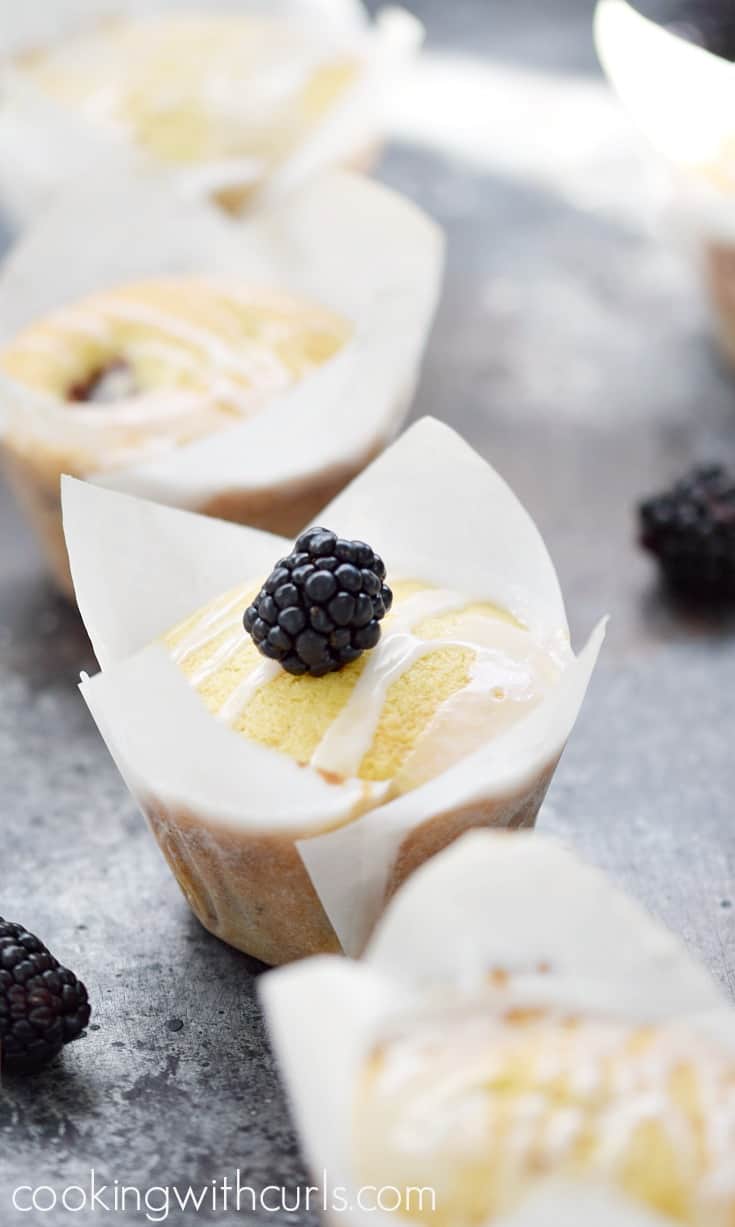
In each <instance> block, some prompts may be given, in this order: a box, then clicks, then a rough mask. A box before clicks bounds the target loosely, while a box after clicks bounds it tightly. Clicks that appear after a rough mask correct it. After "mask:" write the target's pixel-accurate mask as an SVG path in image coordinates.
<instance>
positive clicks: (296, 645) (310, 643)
mask: <svg viewBox="0 0 735 1227" xmlns="http://www.w3.org/2000/svg"><path fill="white" fill-rule="evenodd" d="M384 580H385V564H384V563H383V560H382V558H381V557H380V556H379V555H378V554H376V553H375V551H374V550H372V549H371V548H370V546H369V545H365V543H364V541H347V540H345V539H344V538H343V537H338V536H337V534H336V533H333V532H330V531H329V530H328V529H326V528H310V529H308V530H307V531H306V532H305V533H302V534H301V536H300V537H299V538H298V540H297V542H296V544H295V546H294V548H293V551H292V552H291V553H290V554H289V555H288V557H287V558H282V559H281V560H280V562H277V563H276V565H275V567H274V569H273V571H272V572H271V574H270V575H269V576H268V578H267V580H266V581H265V583H264V585H263V587H262V588H261V590H260V592H259V593H258V595H257V597H256V598H255V600H254V601H253V603H252V605H249V606H248V608H247V609H246V610H245V616H244V619H243V622H244V625H245V630H246V631H247V632H248V634H249V635H250V636H251V637H252V639H253V642H254V643H255V645H256V647H257V648H258V651H259V652H261V653H262V655H263V656H267V657H268V658H269V659H271V660H277V661H279V663H280V664H281V665H282V666H283V668H284V669H286V670H287V672H288V673H293V674H296V675H299V674H303V673H309V674H311V676H312V677H323V676H324V675H325V674H326V673H333V672H335V670H337V669H341V668H342V666H343V665H346V664H349V662H350V661H352V660H357V658H358V656H361V655H362V653H363V652H364V651H366V650H368V649H370V648H374V647H375V645H376V643H377V642H378V640H379V639H380V621H381V619H382V618H383V617H385V614H386V613H387V612H388V610H389V609H390V607H391V604H392V603H393V593H392V592H391V590H390V588H389V587H388V586H387V584H385V583H384Z"/></svg>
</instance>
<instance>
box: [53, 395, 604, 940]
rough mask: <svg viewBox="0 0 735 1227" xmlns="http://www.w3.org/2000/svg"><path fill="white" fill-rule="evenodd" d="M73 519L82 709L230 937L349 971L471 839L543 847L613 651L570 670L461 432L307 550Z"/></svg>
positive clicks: (73, 491) (503, 503)
mask: <svg viewBox="0 0 735 1227" xmlns="http://www.w3.org/2000/svg"><path fill="white" fill-rule="evenodd" d="M458 492H461V493H458ZM64 502H65V527H66V536H67V543H68V546H69V552H70V558H71V563H72V573H73V575H74V582H75V589H76V596H77V600H78V603H79V607H80V610H81V612H82V616H83V617H84V619H85V623H86V625H87V629H88V631H89V633H90V636H91V639H92V642H93V645H94V647H95V651H96V652H97V656H98V659H99V660H100V663H101V665H102V673H100V674H98V675H97V676H96V677H95V678H92V679H91V680H89V681H85V682H84V684H83V686H82V692H83V694H84V697H85V699H86V701H87V703H88V704H89V706H90V709H91V710H92V712H93V715H94V716H95V719H96V720H97V723H98V725H99V727H100V729H101V731H102V733H103V736H104V737H105V739H106V741H107V744H108V746H109V748H110V750H111V752H112V754H113V757H114V758H115V760H116V762H117V763H118V765H119V766H120V769H121V771H122V773H123V775H124V777H125V779H126V781H127V782H128V784H129V786H130V787H131V788H132V790H133V792H134V794H135V796H136V797H137V799H138V801H139V803H140V805H141V807H142V808H143V810H144V812H145V814H146V816H147V817H148V819H149V822H150V824H151V826H152V829H153V831H154V834H155V835H156V838H157V839H158V842H159V844H160V846H161V848H162V849H163V851H164V854H165V855H166V857H167V859H168V861H169V863H170V865H171V867H172V869H173V871H174V873H175V875H176V877H177V879H178V881H179V883H180V885H181V886H182V889H183V890H184V893H185V895H186V897H187V899H188V900H189V902H190V904H191V906H192V908H193V909H194V911H195V912H196V914H197V915H198V916H199V918H200V919H201V920H202V922H203V923H204V924H205V925H206V927H207V928H209V929H210V930H211V931H212V932H214V933H216V934H218V935H219V936H220V937H222V938H224V940H226V941H228V942H230V943H232V944H233V945H235V946H237V947H239V948H240V949H243V950H246V951H247V952H248V953H250V954H253V955H255V956H257V957H258V958H260V959H262V960H263V961H265V962H269V963H279V962H285V961H287V960H290V959H294V958H299V957H303V956H304V955H307V954H310V953H316V952H319V951H325V950H338V949H340V948H342V949H344V950H346V951H348V952H350V953H354V952H356V951H358V950H359V949H361V948H362V946H363V945H364V943H365V941H366V939H367V937H368V935H369V933H370V931H371V928H372V926H373V925H374V923H375V920H376V918H377V916H378V915H379V914H380V912H381V911H382V908H383V907H384V904H385V901H386V900H387V899H388V898H390V896H391V895H392V894H393V893H394V891H395V890H396V889H397V887H398V886H399V885H400V883H401V882H402V881H403V880H404V879H405V878H406V877H407V876H408V875H409V874H410V873H411V872H412V871H413V869H415V868H416V866H417V865H419V864H421V863H422V862H423V861H424V860H425V859H426V858H427V857H429V856H431V855H432V854H433V853H434V852H436V851H437V850H438V849H440V848H441V847H443V846H444V845H446V844H447V843H449V842H450V841H451V840H453V839H454V838H455V837H456V836H457V835H458V834H460V833H461V832H462V831H464V830H466V829H467V828H468V827H471V826H477V825H489V826H502V827H510V828H514V827H521V826H531V825H533V823H534V820H535V817H536V814H537V811H538V809H539V806H540V804H541V801H542V799H543V796H544V793H545V791H546V788H547V786H548V783H549V780H550V778H551V775H552V773H553V770H554V767H555V765H556V762H557V760H558V758H559V756H560V754H561V752H562V749H563V746H564V743H565V741H566V738H567V736H568V734H569V732H570V730H571V727H572V725H573V723H574V719H575V718H576V715H577V712H578V710H579V707H580V705H581V702H582V699H583V696H584V692H585V689H586V686H587V682H588V679H589V676H590V673H591V670H592V668H593V665H594V661H595V658H596V655H597V652H598V650H599V646H600V641H601V636H602V630H601V628H598V631H597V632H596V633H595V635H594V636H593V637H592V639H591V641H590V643H589V644H588V646H587V648H585V650H584V651H583V653H582V654H581V655H580V656H579V657H575V656H574V653H573V652H572V649H571V647H570V644H569V636H568V631H567V628H566V621H565V617H564V611H563V604H562V601H561V595H560V593H559V590H558V584H557V581H556V577H555V575H554V572H553V568H552V566H551V563H550V561H549V558H548V555H547V554H546V551H545V549H544V547H543V543H542V542H541V539H540V537H539V535H538V532H537V530H536V529H535V527H534V525H533V524H532V523H531V521H530V520H529V518H528V517H527V515H526V513H525V512H524V511H523V509H522V508H521V507H520V505H519V504H518V503H517V501H516V500H515V498H514V497H513V495H512V494H511V493H510V491H509V490H508V489H507V487H506V486H505V485H504V484H503V483H502V482H501V481H500V479H499V478H498V477H497V476H496V475H495V474H494V473H493V472H492V470H491V469H490V468H489V467H488V466H487V465H485V463H484V462H483V461H482V460H481V459H480V458H479V457H478V456H477V455H476V454H475V453H473V452H472V451H471V449H469V448H468V447H467V446H466V445H465V444H464V443H462V441H461V440H460V439H459V438H458V436H456V435H455V434H454V433H453V432H452V431H450V430H449V429H448V428H447V427H443V426H440V425H439V424H438V423H436V422H432V421H431V420H428V419H427V420H424V421H423V422H421V423H419V424H418V425H417V426H414V427H413V428H412V429H411V430H409V431H408V432H407V434H406V435H405V436H404V437H403V438H402V439H401V440H400V441H399V442H398V443H397V444H394V445H393V446H392V447H391V448H389V449H388V451H387V452H385V453H384V454H383V456H382V457H381V458H379V459H378V460H377V461H375V462H374V463H373V464H372V465H371V466H370V467H369V468H368V469H367V470H366V471H365V473H364V474H363V475H362V476H361V477H360V478H358V479H357V480H356V481H355V482H353V484H352V485H351V486H350V487H349V488H348V489H347V490H346V491H345V492H344V494H343V495H342V496H340V497H338V498H337V500H336V501H335V502H333V503H332V504H331V505H330V506H329V507H328V508H327V509H326V510H325V511H324V512H323V513H321V515H320V521H321V523H322V524H323V525H326V526H327V527H326V528H322V527H319V526H317V527H315V528H312V529H311V530H309V531H307V532H306V533H305V534H302V535H301V536H300V537H299V538H298V540H297V541H296V543H295V545H294V544H293V543H292V542H287V541H283V540H281V539H274V538H271V537H267V536H264V535H263V534H259V533H254V532H252V531H250V532H246V530H242V529H240V530H235V529H233V528H231V527H227V526H222V525H218V524H216V523H215V522H214V521H200V520H199V519H197V518H195V517H191V516H181V515H180V514H179V515H177V513H175V512H173V511H171V510H167V509H163V508H153V507H146V505H144V504H140V503H131V502H130V500H127V499H122V498H120V497H119V496H118V497H115V496H113V495H111V494H105V493H104V492H102V491H100V490H97V489H95V488H94V487H88V486H84V485H80V484H78V483H71V482H70V483H65V495H64ZM437 505H441V506H442V507H443V508H444V516H443V520H442V522H441V523H440V524H437V523H436V517H435V509H436V506H437ZM469 507H471V508H472V514H473V515H476V516H480V517H481V518H482V522H483V524H485V525H486V529H485V540H484V543H483V550H482V553H481V554H480V555H475V553H474V550H473V548H472V545H471V544H470V543H468V540H467V534H466V532H465V531H464V526H465V524H466V515H467V509H468V508H469ZM92 523H94V525H95V530H94V532H92V531H91V530H90V525H91V524H92ZM101 524H104V526H105V527H104V533H101V532H100V527H99V526H100V525H101ZM210 538H211V539H210ZM103 540H104V542H105V545H104V549H102V548H101V545H100V543H101V542H102V541H103ZM366 542H367V544H366ZM148 551H152V552H151V553H150V554H149V552H148ZM154 557H155V558H156V559H157V560H160V559H166V560H170V561H167V562H164V563H163V564H162V563H161V562H160V561H157V562H156V564H155V565H156V567H157V569H158V573H157V577H156V583H155V586H154V589H153V592H152V594H150V595H149V604H150V609H149V610H148V611H147V612H144V613H141V612H140V611H139V610H133V609H130V610H129V611H127V612H126V607H127V606H128V605H129V603H130V597H129V595H127V594H129V593H131V592H132V590H133V589H134V588H135V587H136V586H137V582H138V581H137V580H133V579H132V578H131V572H130V568H132V570H133V572H134V573H135V575H136V576H138V575H141V574H146V573H147V572H148V570H149V568H150V565H151V563H152V561H153V558H154ZM238 574H239V576H240V577H242V576H243V574H246V575H249V576H250V578H249V579H245V581H244V582H243V581H242V579H241V580H240V582H239V583H233V579H234V578H235V577H236V576H237V575H238ZM215 593H218V594H219V595H214V594H215ZM205 594H206V598H205V599H204V600H202V597H203V596H204V595H205ZM128 617H129V619H130V622H129V625H128ZM151 641H154V642H151ZM143 676H145V678H146V681H145V686H144V690H143V691H141V689H140V684H141V678H142V677H143ZM136 679H137V680H136ZM174 747H176V750H175V752H174ZM187 747H189V749H188V750H187Z"/></svg>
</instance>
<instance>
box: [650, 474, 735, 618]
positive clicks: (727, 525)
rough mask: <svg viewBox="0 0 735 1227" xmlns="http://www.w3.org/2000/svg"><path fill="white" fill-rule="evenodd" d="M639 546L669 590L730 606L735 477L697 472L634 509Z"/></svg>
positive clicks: (733, 596)
mask: <svg viewBox="0 0 735 1227" xmlns="http://www.w3.org/2000/svg"><path fill="white" fill-rule="evenodd" d="M639 517H640V528H641V535H640V541H641V545H643V546H644V548H645V549H647V550H650V551H651V553H652V554H654V555H655V556H656V558H657V559H658V561H659V564H660V566H661V569H662V571H663V574H664V576H665V578H666V580H667V582H668V583H669V585H670V586H671V588H672V589H673V590H674V591H676V592H677V593H679V594H681V595H682V596H685V597H689V598H692V599H698V600H703V601H707V600H709V601H720V602H721V601H730V600H735V476H733V474H731V473H728V472H727V470H726V469H724V468H723V467H722V466H721V465H710V466H709V467H707V468H696V469H693V470H692V472H691V473H689V474H687V475H686V476H685V477H683V478H682V479H681V480H680V481H678V482H677V483H676V485H675V486H673V487H672V489H671V490H669V491H667V492H665V493H663V494H659V495H656V496H655V497H653V498H650V499H646V501H645V502H643V503H641V505H640V507H639Z"/></svg>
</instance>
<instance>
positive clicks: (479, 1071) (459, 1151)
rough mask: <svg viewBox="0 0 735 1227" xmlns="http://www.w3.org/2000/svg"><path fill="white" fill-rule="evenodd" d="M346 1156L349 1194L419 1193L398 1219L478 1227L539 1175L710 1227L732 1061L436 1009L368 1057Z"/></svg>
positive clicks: (540, 1019) (725, 1210) (647, 1037)
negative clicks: (589, 1185) (588, 1185)
mask: <svg viewBox="0 0 735 1227" xmlns="http://www.w3.org/2000/svg"><path fill="white" fill-rule="evenodd" d="M429 1105H430V1106H429ZM427 1115H429V1117H430V1121H428V1122H427ZM354 1145H355V1151H356V1153H357V1155H358V1156H359V1159H358V1168H357V1175H358V1179H359V1181H360V1183H361V1184H363V1185H365V1186H373V1187H375V1188H384V1187H386V1186H390V1187H392V1188H397V1189H410V1188H424V1189H426V1188H429V1187H431V1188H433V1190H434V1194H435V1200H434V1205H433V1207H432V1206H431V1205H430V1204H426V1205H424V1206H419V1207H411V1206H410V1205H407V1206H406V1208H405V1210H404V1216H405V1218H407V1219H408V1220H409V1221H417V1222H426V1223H435V1224H437V1227H440V1225H441V1227H475V1225H477V1224H483V1225H486V1224H489V1223H491V1222H493V1221H494V1220H497V1219H498V1218H499V1217H500V1216H502V1215H503V1214H505V1213H507V1212H508V1211H511V1210H513V1209H514V1208H515V1207H516V1206H517V1205H518V1204H519V1203H520V1202H521V1201H522V1199H523V1197H524V1195H525V1194H527V1192H528V1191H529V1190H530V1188H531V1187H532V1186H533V1185H534V1184H535V1183H536V1182H540V1181H542V1180H544V1179H551V1178H552V1177H553V1178H555V1179H558V1180H566V1181H575V1180H576V1181H586V1180H590V1181H591V1180H595V1179H597V1180H600V1181H604V1182H605V1183H611V1184H612V1185H613V1186H614V1187H616V1188H617V1189H618V1190H619V1191H620V1192H621V1193H623V1194H625V1195H626V1196H628V1197H629V1198H630V1199H631V1200H632V1201H634V1202H639V1203H640V1204H641V1205H643V1206H645V1207H647V1208H649V1209H651V1210H654V1211H657V1212H658V1213H659V1214H661V1215H663V1216H664V1217H668V1218H669V1219H670V1220H672V1221H674V1222H677V1223H688V1224H692V1225H696V1227H713V1225H714V1224H717V1223H720V1224H723V1227H724V1225H725V1224H728V1223H730V1222H732V1216H733V1214H734V1213H735V1182H734V1181H733V1175H732V1155H733V1153H735V1052H729V1053H728V1052H725V1051H719V1050H717V1049H714V1048H713V1047H712V1045H711V1044H710V1043H709V1042H707V1041H706V1040H705V1039H704V1038H702V1037H701V1036H697V1035H696V1033H694V1034H692V1033H688V1032H687V1031H685V1030H683V1029H680V1028H677V1027H673V1026H662V1025H658V1026H649V1025H645V1024H642V1023H639V1024H631V1023H629V1022H623V1021H621V1020H618V1019H609V1018H598V1017H595V1016H589V1017H584V1016H579V1015H576V1014H565V1013H551V1012H543V1011H536V1010H530V1009H517V1008H516V1009H511V1010H508V1011H507V1012H505V1013H504V1012H502V1011H498V1010H497V1009H495V1010H493V1009H492V1008H489V1009H487V1010H486V1011H483V1009H482V1008H481V1007H480V1006H479V1005H478V1006H476V1007H475V1008H474V1009H469V1008H468V1009H466V1010H465V1011H463V1012H462V1013H459V1014H446V1013H442V1012H441V1011H437V1012H436V1013H435V1014H434V1015H431V1016H429V1017H428V1018H425V1019H422V1020H420V1021H418V1022H417V1021H416V1020H414V1021H413V1024H412V1025H410V1026H409V1025H408V1024H406V1025H404V1027H403V1028H397V1029H396V1031H395V1032H394V1033H392V1034H390V1035H388V1036H387V1037H386V1038H385V1039H382V1040H381V1041H380V1042H379V1043H378V1044H377V1045H376V1047H375V1048H374V1049H373V1051H372V1052H371V1054H370V1056H369V1058H368V1061H367V1062H366V1065H365V1068H364V1069H363V1071H362V1075H361V1078H360V1082H359V1085H358V1088H357V1091H356V1102H355V1124H354Z"/></svg>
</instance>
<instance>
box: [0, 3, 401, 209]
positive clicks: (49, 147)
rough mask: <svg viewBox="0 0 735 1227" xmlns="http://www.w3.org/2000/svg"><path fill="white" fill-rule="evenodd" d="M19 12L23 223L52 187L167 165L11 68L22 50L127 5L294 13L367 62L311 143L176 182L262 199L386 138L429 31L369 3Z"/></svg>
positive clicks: (2, 115)
mask: <svg viewBox="0 0 735 1227" xmlns="http://www.w3.org/2000/svg"><path fill="white" fill-rule="evenodd" d="M16 9H17V11H14V13H13V20H12V22H11V21H8V22H6V23H4V28H3V30H2V31H0V57H2V59H3V60H4V61H5V63H4V65H2V66H0V99H1V103H0V200H2V204H3V208H4V209H5V210H7V211H9V212H10V213H11V214H12V215H13V216H14V217H15V219H16V220H17V221H18V222H19V223H20V222H23V221H26V220H28V218H29V217H31V216H32V215H33V214H34V213H36V212H37V211H38V209H39V208H40V207H42V206H43V205H44V203H45V202H46V201H47V200H48V198H49V196H50V194H51V193H52V192H55V191H58V190H59V188H61V187H63V185H64V184H68V183H70V182H73V181H75V180H77V179H78V178H80V177H82V176H84V177H90V176H101V177H104V175H105V173H106V171H107V170H109V171H114V169H115V167H117V169H118V170H125V171H127V172H135V171H136V170H139V169H143V168H146V167H151V166H158V167H159V168H160V167H161V164H160V163H157V162H155V161H154V159H153V158H152V157H151V156H149V155H147V154H146V153H145V151H144V150H141V149H140V148H137V147H136V146H135V145H134V144H133V143H132V142H131V141H129V140H128V139H126V138H125V137H124V136H122V137H118V136H117V135H116V134H111V135H108V134H107V133H105V132H101V131H100V130H99V129H98V128H97V127H95V126H94V125H93V124H91V123H90V122H88V121H87V120H86V119H85V118H84V117H83V116H79V115H76V114H75V113H74V112H73V111H72V110H67V109H66V108H64V107H63V106H61V105H60V104H58V103H56V102H55V101H54V100H53V99H51V98H49V97H47V96H46V95H44V93H43V92H42V91H41V90H40V89H39V88H37V87H36V86H35V84H34V83H33V82H32V81H31V80H29V78H28V77H27V76H24V75H23V74H22V73H20V72H18V71H17V70H15V69H14V68H13V66H12V65H11V64H10V62H9V61H10V58H11V57H12V56H14V55H15V54H17V53H18V52H19V51H23V50H24V49H27V48H31V49H35V48H37V47H42V46H44V45H46V44H52V43H53V42H54V41H55V40H56V39H58V38H60V37H62V36H63V35H64V34H65V33H69V32H74V31H76V30H79V29H85V28H89V26H90V25H93V24H94V22H95V21H97V20H99V19H100V18H105V17H110V16H115V15H119V14H120V13H123V14H124V15H125V16H129V17H135V16H151V15H155V14H159V13H164V14H165V13H166V12H180V11H186V10H187V9H189V10H194V11H195V12H200V13H201V12H208V13H209V12H212V10H214V11H223V12H230V13H232V12H236V13H239V14H242V15H248V14H253V15H257V16H260V17H263V16H266V17H271V18H276V19H278V20H287V21H289V22H291V23H293V24H294V25H297V26H299V27H301V28H303V30H304V31H305V33H306V34H308V35H309V39H310V42H311V44H312V45H311V46H310V47H309V48H308V49H307V52H306V54H308V56H309V57H310V59H311V58H313V56H314V55H315V53H316V54H318V52H319V49H320V48H322V49H323V51H324V53H325V54H326V53H329V52H334V51H335V50H336V51H347V52H349V53H350V54H353V55H355V56H356V58H357V59H358V60H359V62H360V65H361V69H360V71H359V73H358V75H357V77H356V79H355V81H354V82H353V83H352V85H351V86H349V87H348V88H347V89H346V90H345V91H344V92H343V93H342V94H341V95H340V97H339V98H338V99H337V100H335V103H334V104H333V106H332V107H331V108H329V110H328V111H327V112H326V113H325V115H324V116H323V117H322V119H321V121H320V122H319V123H318V124H317V125H315V127H314V128H313V129H312V131H311V132H310V133H309V135H308V136H307V137H306V139H305V140H304V141H303V143H302V144H301V145H299V146H297V147H296V148H295V149H294V150H293V151H292V152H291V153H290V154H289V155H288V156H287V157H286V158H285V159H284V160H282V161H281V162H280V163H278V164H276V166H275V167H272V168H270V171H269V175H268V178H266V179H265V180H263V179H262V175H263V168H262V167H261V166H260V165H258V164H257V163H254V162H253V160H252V159H248V158H242V159H235V160H232V161H228V162H225V163H221V162H210V163H207V162H204V163H200V164H198V165H192V166H190V167H189V166H187V167H182V168H173V169H172V170H171V171H170V172H164V173H166V174H167V177H168V179H169V181H170V182H171V184H172V186H174V187H175V188H176V189H177V190H180V191H181V192H182V193H183V194H185V195H205V196H206V195H208V194H209V193H210V192H212V191H215V190H218V189H221V188H226V187H228V186H239V185H241V184H242V183H248V182H250V183H252V184H253V185H255V186H256V191H255V194H254V196H253V197H252V199H251V202H250V205H251V207H257V205H258V204H259V203H263V202H264V201H265V200H272V199H273V198H274V196H276V195H277V194H279V193H281V192H284V191H287V190H290V189H292V188H293V187H294V186H295V185H297V184H298V183H299V182H300V181H301V180H302V179H303V178H304V177H306V176H308V175H310V174H313V173H314V172H315V171H317V170H319V169H322V168H324V167H325V166H329V165H333V164H335V163H336V162H338V161H340V160H343V159H346V158H349V157H352V156H354V155H360V154H362V153H364V151H365V150H366V149H367V148H368V147H369V146H370V145H371V144H375V143H376V142H377V141H379V139H380V136H381V133H382V129H383V126H384V118H385V115H384V113H385V109H386V105H387V102H388V100H389V98H390V93H391V90H392V89H393V88H394V87H395V84H396V81H397V80H398V79H399V77H400V75H401V73H402V72H403V71H404V70H405V68H406V65H407V64H408V63H409V62H410V60H411V58H412V57H413V56H414V54H415V53H416V51H417V50H418V48H419V47H420V45H421V42H422V41H423V27H422V26H421V23H420V22H419V21H417V20H416V18H414V17H413V16H412V15H411V14H410V13H407V12H406V11H404V10H402V9H399V8H396V7H391V8H388V9H386V10H384V11H383V12H381V13H379V14H378V17H377V18H376V20H375V22H373V23H370V22H369V20H368V16H367V13H366V10H365V9H364V7H363V5H362V4H361V3H360V0H215V2H214V3H207V4H204V3H202V0H126V2H125V3H122V0H91V2H90V3H87V4H84V5H82V4H80V0H55V3H54V4H48V5H45V4H44V5H40V4H26V5H22V6H16Z"/></svg>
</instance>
